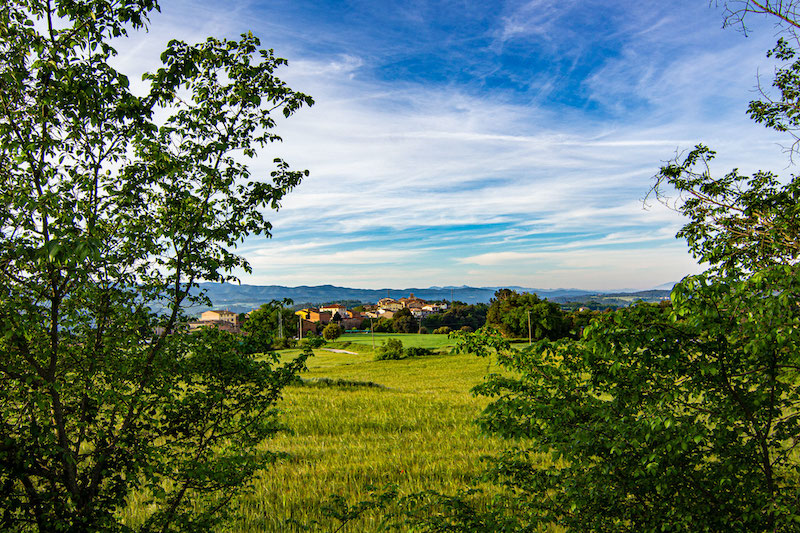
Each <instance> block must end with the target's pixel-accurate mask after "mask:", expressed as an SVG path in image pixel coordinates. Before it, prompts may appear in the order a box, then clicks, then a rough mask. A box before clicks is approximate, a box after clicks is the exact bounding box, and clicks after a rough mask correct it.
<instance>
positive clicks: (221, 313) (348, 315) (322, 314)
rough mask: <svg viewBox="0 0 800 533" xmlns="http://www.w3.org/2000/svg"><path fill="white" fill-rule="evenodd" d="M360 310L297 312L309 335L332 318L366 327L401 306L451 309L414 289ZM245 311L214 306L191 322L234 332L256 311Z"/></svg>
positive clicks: (421, 310)
mask: <svg viewBox="0 0 800 533" xmlns="http://www.w3.org/2000/svg"><path fill="white" fill-rule="evenodd" d="M359 307H360V310H355V309H347V307H346V306H344V305H342V304H336V303H333V304H326V305H322V306H319V307H307V308H303V309H299V310H297V311H296V312H295V315H297V317H298V323H299V326H300V335H301V337H305V336H306V335H308V334H309V333H313V334H316V333H318V332H319V329H320V327H321V326H322V327H324V326H326V325H327V324H330V323H331V322H335V323H337V324H339V325H340V326H341V327H342V329H345V330H353V329H368V327H366V328H365V323H368V322H365V321H368V320H369V319H379V318H388V319H391V318H393V317H394V315H395V313H397V312H398V311H400V310H401V309H408V310H409V311H410V312H411V315H412V316H413V317H414V318H416V319H417V320H420V319H422V318H425V317H426V316H429V315H431V314H433V313H441V312H444V311H446V310H447V309H448V304H447V302H428V301H426V300H423V299H422V298H418V297H416V296H414V293H413V292H412V293H410V294H409V296H408V297H407V298H399V299H395V298H390V297H386V298H381V299H380V300H378V302H377V303H376V304H373V305H363V306H359ZM252 312H253V311H250V312H248V313H245V314H244V317H242V316H241V315H239V314H237V313H234V312H233V311H230V310H227V309H212V310H209V311H205V312H203V313H202V314H201V315H200V319H199V320H193V321H191V322H189V323H188V324H187V326H188V329H189V331H195V330H197V329H199V328H202V327H214V328H218V329H221V330H223V331H228V332H231V333H238V332H239V331H240V328H241V325H242V323H243V320H242V318H244V320H247V317H248V316H249V315H250V313H252Z"/></svg>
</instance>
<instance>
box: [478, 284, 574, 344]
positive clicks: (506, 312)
mask: <svg viewBox="0 0 800 533" xmlns="http://www.w3.org/2000/svg"><path fill="white" fill-rule="evenodd" d="M486 325H487V326H490V327H493V328H496V329H498V330H499V331H500V332H501V333H502V334H503V335H505V336H506V337H515V338H522V337H525V338H527V337H528V333H529V331H530V334H531V338H532V339H535V340H539V339H544V338H547V339H550V340H555V339H559V338H562V337H564V336H566V335H568V334H569V322H568V321H567V320H566V319H565V316H564V313H563V312H562V311H561V307H560V306H559V305H558V304H555V303H553V302H548V301H547V300H541V299H539V297H538V296H537V295H536V294H529V293H525V294H518V293H517V292H516V291H512V290H510V289H501V290H499V291H497V292H496V293H495V297H494V298H493V299H492V302H491V305H490V306H489V311H488V313H487V314H486ZM529 327H530V330H529Z"/></svg>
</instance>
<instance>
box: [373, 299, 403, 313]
mask: <svg viewBox="0 0 800 533" xmlns="http://www.w3.org/2000/svg"><path fill="white" fill-rule="evenodd" d="M403 307H405V306H404V305H403V304H402V303H400V302H398V301H397V300H395V299H394V298H381V299H380V300H378V309H379V310H380V309H384V310H386V311H399V310H401V309H402V308H403Z"/></svg>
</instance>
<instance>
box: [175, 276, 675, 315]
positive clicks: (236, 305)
mask: <svg viewBox="0 0 800 533" xmlns="http://www.w3.org/2000/svg"><path fill="white" fill-rule="evenodd" d="M200 287H201V289H202V290H204V291H205V292H206V294H207V295H208V297H209V298H210V299H211V302H212V304H213V307H214V308H221V309H230V310H231V311H234V312H237V313H243V312H247V311H250V310H251V309H255V308H257V307H259V306H260V305H261V304H263V303H266V302H269V301H271V300H283V299H284V298H290V299H291V300H292V301H294V303H295V304H305V305H319V304H324V303H333V302H344V301H349V302H353V301H356V302H361V303H365V304H367V303H376V302H377V301H378V300H379V299H381V298H384V297H386V296H387V295H388V296H391V297H392V298H401V297H404V296H408V295H409V294H410V293H412V292H413V293H414V295H415V296H417V297H419V298H422V299H424V300H430V301H436V300H446V301H451V300H453V299H455V300H457V301H461V302H466V303H469V304H475V303H489V300H490V299H491V298H492V297H493V296H494V293H495V291H497V290H498V289H502V288H506V287H468V286H461V287H428V288H407V289H354V288H348V287H336V286H334V285H315V286H307V285H302V286H300V287H284V286H282V285H244V284H243V285H234V284H230V283H222V284H220V283H202V284H201V285H200ZM507 288H509V289H512V290H515V291H517V292H530V293H536V294H538V295H539V297H541V298H547V299H548V300H551V301H556V302H561V303H563V302H574V301H583V300H585V299H587V298H589V297H597V296H599V295H600V294H601V293H599V292H598V291H587V290H582V289H536V288H526V287H507ZM644 292H648V293H649V292H659V293H661V292H663V293H665V294H666V295H667V296H668V295H669V291H644ZM622 294H624V295H625V297H626V298H627V297H630V296H631V295H637V294H640V293H622ZM618 296H621V295H618ZM658 297H661V296H660V295H659V296H657V298H658ZM205 310H206V308H193V309H191V310H190V313H200V312H202V311H205Z"/></svg>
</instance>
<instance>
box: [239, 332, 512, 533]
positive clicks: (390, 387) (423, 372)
mask: <svg viewBox="0 0 800 533" xmlns="http://www.w3.org/2000/svg"><path fill="white" fill-rule="evenodd" d="M389 337H397V338H400V339H401V340H402V341H403V343H404V346H406V347H408V346H421V347H427V348H433V349H437V350H439V351H442V352H449V346H450V345H451V344H452V340H451V339H448V338H447V336H445V335H389V334H380V335H377V334H376V336H375V341H376V344H377V345H378V346H379V345H380V344H381V342H382V341H383V340H385V339H386V338H389ZM340 346H343V347H344V348H341V349H345V350H347V351H350V352H357V353H356V354H355V355H354V354H348V353H334V352H330V351H326V350H325V349H318V350H315V356H314V357H313V358H312V359H310V360H309V361H308V371H307V372H304V373H303V375H302V378H303V384H298V385H295V386H292V387H289V388H287V389H286V391H285V394H284V399H283V401H282V403H281V404H280V405H279V407H280V409H281V410H282V415H281V416H282V419H283V420H284V422H285V424H286V425H287V426H288V427H289V428H290V430H291V432H287V433H284V434H281V435H279V436H278V437H276V438H273V439H271V440H270V441H269V442H267V443H265V446H267V447H268V449H270V450H272V451H276V452H281V453H283V454H285V455H284V456H283V457H282V458H281V459H279V460H278V462H277V463H276V464H275V465H274V466H272V467H271V468H269V469H268V470H266V471H265V472H264V474H263V475H262V476H261V477H260V478H259V479H257V480H256V482H255V490H254V491H252V492H251V493H250V494H249V495H247V496H246V497H242V498H240V500H239V502H238V513H237V514H238V515H239V517H240V518H239V519H238V522H237V523H235V524H231V526H232V529H233V530H237V531H300V530H303V526H302V525H305V526H308V527H310V530H311V531H334V530H337V527H339V526H340V523H339V522H337V521H336V520H332V519H330V518H326V517H325V516H324V513H323V512H322V509H321V508H322V506H323V504H324V503H325V502H326V501H327V500H328V499H329V498H330V497H331V496H332V495H339V496H342V497H343V498H344V500H345V501H346V502H349V503H356V502H358V501H361V500H365V499H368V498H369V495H370V494H369V493H370V489H369V487H375V488H376V489H381V488H383V487H386V486H388V485H390V484H395V485H397V487H398V489H399V493H400V494H401V495H404V494H410V493H415V492H419V491H424V490H429V489H433V490H439V491H442V492H447V493H453V492H455V491H456V490H457V489H459V488H465V487H466V486H467V485H469V484H471V482H472V481H473V479H474V478H475V477H476V476H477V475H478V474H479V473H480V472H481V471H482V469H483V464H482V461H481V458H482V457H483V456H486V455H490V454H494V453H496V452H497V451H498V450H499V449H500V448H501V446H503V443H502V441H500V440H499V439H496V438H492V437H487V436H485V435H481V434H479V432H478V431H477V429H476V427H475V425H474V422H473V421H474V419H475V417H476V416H477V415H478V414H479V413H480V411H481V410H482V408H483V407H484V406H485V405H486V402H487V399H485V398H476V397H474V396H473V395H472V394H471V393H470V389H471V388H472V387H473V386H474V385H476V384H477V383H479V382H480V381H481V380H482V379H483V376H484V375H486V373H487V372H496V371H498V370H499V367H498V366H497V365H496V364H495V363H494V362H492V361H489V360H487V359H480V358H478V357H475V356H473V355H467V354H455V355H450V354H449V353H447V354H439V355H432V356H425V357H418V358H410V359H403V360H399V361H375V360H374V353H373V351H372V338H371V337H370V336H369V335H348V336H344V337H342V338H340V340H339V342H336V343H333V344H332V345H328V346H326V347H333V348H339V347H340ZM296 353H298V352H297V351H296V350H294V351H292V350H287V351H284V352H282V355H283V356H284V357H291V356H293V355H295V354H296ZM381 514H382V513H380V512H367V513H365V514H363V515H362V516H360V517H359V518H358V519H357V520H354V521H352V522H349V523H348V524H347V525H345V526H344V528H342V529H341V531H377V530H378V529H379V527H380V523H381ZM298 524H300V525H298Z"/></svg>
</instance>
